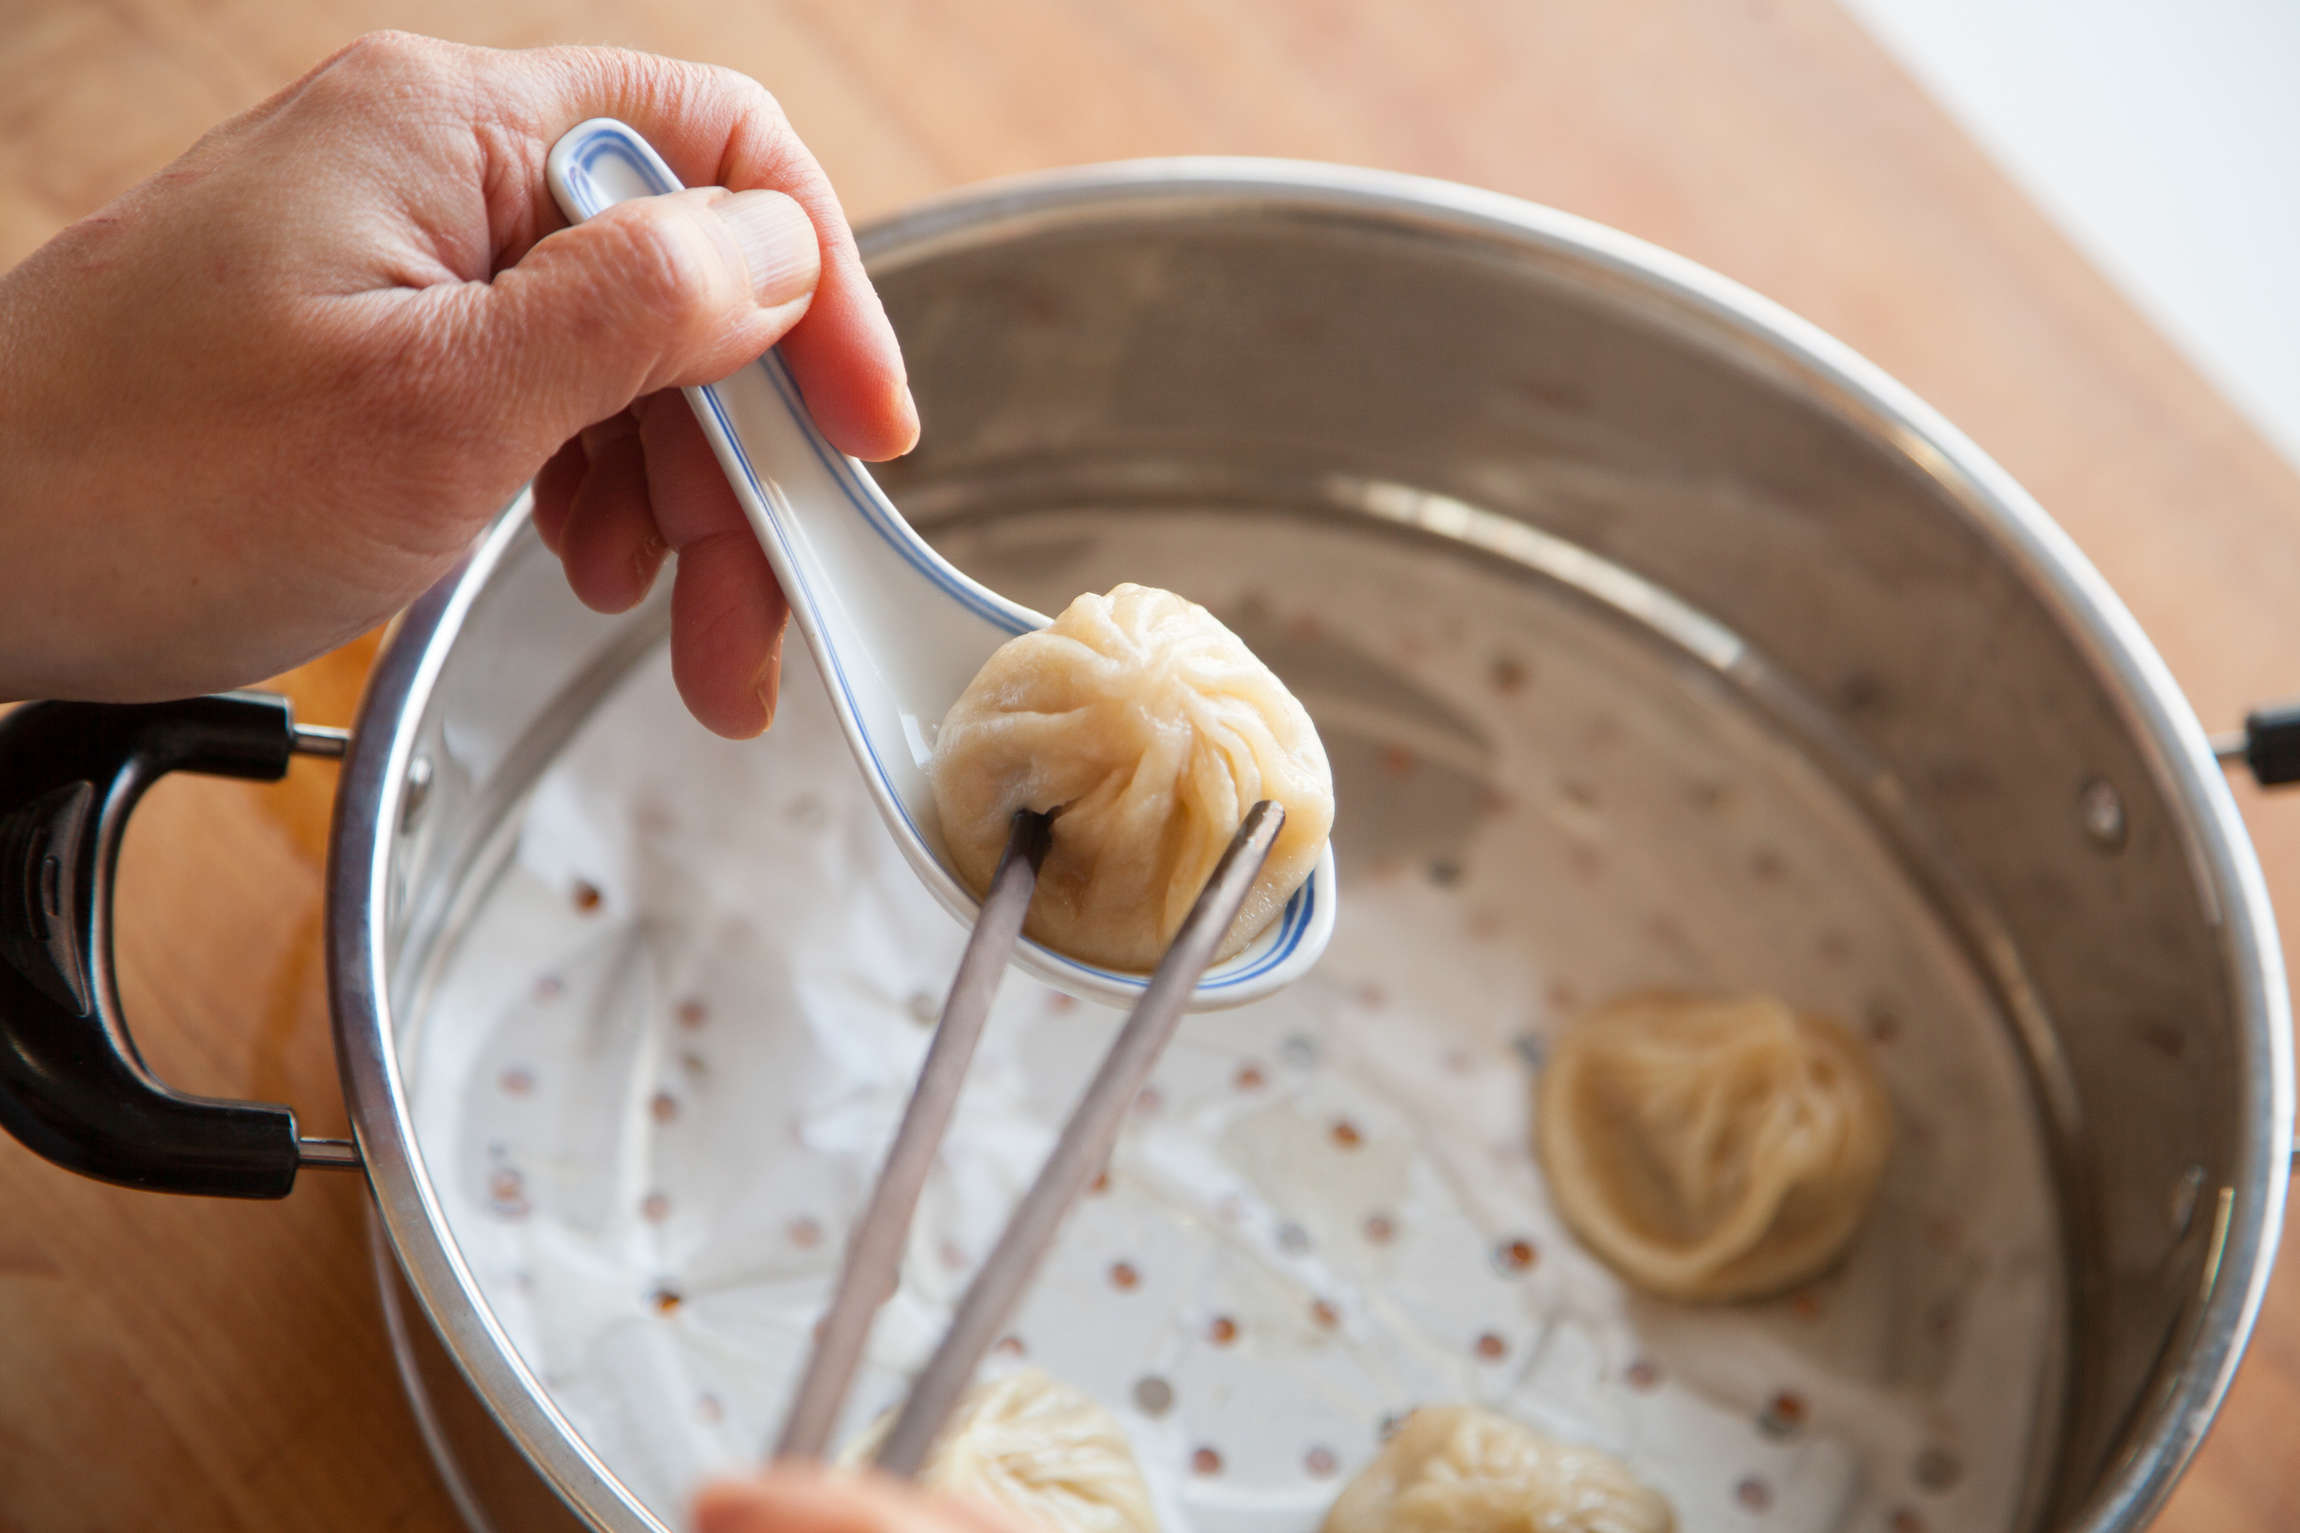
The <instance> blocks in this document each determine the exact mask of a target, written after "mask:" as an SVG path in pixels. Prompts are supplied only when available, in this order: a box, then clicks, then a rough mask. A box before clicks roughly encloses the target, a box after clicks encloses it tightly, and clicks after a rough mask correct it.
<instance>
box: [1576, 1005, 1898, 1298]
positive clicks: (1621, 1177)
mask: <svg viewBox="0 0 2300 1533" xmlns="http://www.w3.org/2000/svg"><path fill="white" fill-rule="evenodd" d="M1536 1091H1537V1099H1536V1103H1535V1107H1536V1123H1535V1138H1536V1143H1537V1145H1538V1147H1539V1150H1540V1153H1541V1160H1542V1164H1543V1168H1544V1170H1546V1172H1547V1173H1548V1178H1549V1189H1550V1195H1551V1197H1552V1198H1553V1199H1554V1200H1555V1201H1556V1203H1557V1206H1558V1209H1559V1211H1560V1212H1561V1213H1563V1214H1564V1216H1565V1218H1566V1220H1567V1222H1569V1223H1570V1224H1571V1225H1572V1226H1573V1227H1574V1229H1575V1230H1576V1231H1577V1232H1578V1233H1579V1234H1580V1236H1581V1238H1582V1239H1583V1240H1585V1241H1587V1242H1588V1243H1589V1245H1590V1246H1591V1247H1593V1248H1594V1249H1595V1250H1596V1251H1597V1253H1598V1254H1599V1255H1600V1256H1602V1257H1604V1258H1605V1259H1606V1261H1608V1262H1609V1263H1611V1264H1612V1265H1613V1267H1614V1268H1615V1270H1617V1271H1618V1272H1620V1273H1621V1275H1622V1276H1623V1277H1625V1278H1627V1279H1628V1280H1629V1281H1630V1282H1632V1283H1634V1284H1636V1285H1637V1286H1638V1287H1640V1288H1643V1289H1646V1290H1648V1291H1649V1292H1652V1293H1656V1294H1660V1295H1662V1296H1664V1297H1667V1298H1675V1299H1693V1300H1725V1299H1742V1298H1753V1297H1757V1296H1759V1295H1763V1294H1768V1293H1773V1292H1777V1291H1779V1290H1781V1289H1783V1288H1787V1287H1790V1286H1792V1285H1794V1284H1796V1283H1799V1282H1802V1281H1804V1280H1805V1279H1806V1278H1809V1277H1812V1276H1814V1275H1816V1274H1817V1273H1819V1272H1821V1271H1823V1270H1824V1269H1826V1268H1827V1267H1828V1266H1829V1265H1830V1264H1831V1263H1833V1262H1835V1261H1836V1260H1837V1258H1838V1257H1839V1256H1840V1255H1842V1254H1843V1253H1844V1250H1845V1247H1846V1246H1847V1245H1849V1244H1850V1243H1851V1241H1852V1238H1853V1233H1854V1231H1855V1229H1856V1228H1857V1227H1858V1226H1859V1224H1860V1221H1861V1216H1862V1214H1863V1213H1864V1212H1866V1211H1867V1209H1868V1206H1869V1203H1870V1200H1871V1198H1872V1197H1873V1196H1874V1195H1875V1193H1876V1190H1877V1183H1878V1180H1879V1178H1880V1177H1881V1176H1882V1175H1883V1173H1884V1169H1885V1157H1886V1154H1887V1152H1888V1151H1889V1150H1890V1149H1891V1146H1892V1132H1893V1113H1892V1105H1891V1103H1890V1101H1889V1100H1888V1099H1887V1097H1886V1095H1885V1089H1884V1086H1883V1084H1882V1082H1880V1081H1879V1080H1878V1078H1877V1073H1876V1069H1875V1067H1874V1066H1873V1065H1872V1064H1871V1063H1870V1061H1869V1057H1868V1055H1867V1053H1866V1051H1865V1048H1864V1046H1863V1045H1862V1044H1861V1043H1860V1041H1859V1040H1857V1039H1855V1038H1854V1037H1853V1035H1852V1034H1850V1033H1848V1032H1846V1031H1845V1030H1844V1029H1843V1028H1841V1027H1839V1026H1837V1025H1836V1024H1835V1023H1833V1022H1829V1021H1826V1020H1824V1019H1822V1018H1819V1017H1808V1016H1803V1015H1800V1014H1798V1013H1796V1012H1794V1011H1791V1010H1790V1009H1789V1008H1788V1007H1787V1006H1786V1005H1784V1004H1782V1003H1781V1002H1780V1001H1778V1000H1775V999H1773V998H1771V997H1768V996H1755V997H1748V998H1743V999H1732V1000H1719V999H1701V998H1696V997H1688V996H1669V995H1647V996H1636V997H1631V998H1628V999H1625V1000H1621V1001H1617V1002H1614V1003H1613V1004H1612V1005H1610V1006H1607V1007H1605V1008H1603V1009H1602V1010H1600V1011H1598V1012H1596V1013H1595V1014H1593V1015H1591V1016H1589V1017H1587V1018H1585V1019H1584V1020H1583V1021H1581V1022H1579V1023H1577V1024H1576V1025H1575V1026H1574V1027H1573V1028H1572V1029H1570V1030H1569V1031H1568V1032H1567V1033H1566V1034H1565V1036H1564V1038H1563V1039H1562V1040H1561V1041H1560V1042H1559V1044H1558V1046H1557V1048H1556V1050H1555V1052H1554V1053H1553V1054H1552V1055H1551V1057H1550V1059H1549V1062H1548V1063H1547V1064H1546V1065H1545V1066H1543V1068H1542V1071H1541V1078H1540V1081H1539V1084H1538V1086H1537V1087H1536Z"/></svg>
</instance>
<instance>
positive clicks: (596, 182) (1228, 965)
mask: <svg viewBox="0 0 2300 1533" xmlns="http://www.w3.org/2000/svg"><path fill="white" fill-rule="evenodd" d="M548 174H549V179H550V184H551V191H552V195H553V196H554V197H555V198H556V199H557V200H558V203H559V207H560V209H561V211H562V212H564V213H565V214H566V216H567V217H568V219H569V220H570V221H571V222H576V223H580V222H582V221H583V220H584V219H586V218H590V217H592V216H593V215H595V214H597V213H599V212H600V211H602V210H603V209H606V208H609V207H612V206H614V205H615V204H616V203H618V202H625V201H628V200H630V199H632V198H635V197H652V196H659V195H662V194H664V193H668V192H675V191H678V190H680V189H681V182H680V181H679V178H678V177H677V176H676V175H674V174H673V173H672V171H671V168H670V167H669V166H668V165H666V164H665V163H664V162H663V159H662V157H661V156H660V155H658V154H657V153H656V152H655V150H654V148H653V147H652V146H651V145H649V144H648V143H647V141H646V140H645V139H643V138H642V137H640V136H639V134H638V133H637V132H636V131H635V130H633V129H632V128H631V127H630V126H629V125H628V124H626V123H622V122H618V121H615V120H614V119H612V118H594V119H593V120H591V121H589V122H585V123H581V124H579V125H578V126H576V127H574V128H572V129H570V130H569V131H568V132H567V133H566V134H565V136H563V137H562V138H561V139H560V140H559V142H558V143H557V144H555V145H554V146H553V147H552V150H551V157H550V163H549V167H548ZM683 392H684V393H685V394H686V396H687V403H688V405H689V406H690V407H692V408H693V410H694V412H695V418H696V420H697V421H699V422H700V423H701V424H702V428H703V435H704V436H705V437H706V438H707V439H708V440H709V441H710V444H711V450H712V451H713V452H714V453H715V454H716V455H717V456H718V460H719V466H720V468H721V469H723V470H724V471H725V473H726V476H727V482H728V483H729V484H730V485H731V486H732V487H733V488H734V492H735V499H736V501H737V502H738V503H740V504H741V506H742V508H743V514H744V515H745V516H746V517H747V518H748V519H749V521H750V524H751V527H752V530H753V531H755V532H756V533H757V534H758V538H759V543H760V545H761V546H762V547H763V548H764V549H765V550H766V555H767V561H768V563H769V564H771V565H772V566H773V567H774V571H775V578H776V579H777V580H779V581H780V582H781V583H782V587H783V593H784V595H785V596H787V597H788V598H789V600H790V606H791V617H792V620H793V621H794V622H796V623H797V624H798V628H799V633H800V635H801V636H802V637H803V638H805V640H806V644H807V652H808V653H809V654H811V655H812V656H813V657H814V660H815V664H816V666H817V667H818V668H819V669H820V670H821V672H822V676H823V682H824V685H825V688H826V689H827V690H828V692H829V693H830V698H831V703H832V706H833V707H834V708H835V709H836V711H837V714H838V719H839V725H840V727H841V728H842V729H843V730H844V731H845V732H846V737H847V743H848V745H849V746H850V747H852V749H853V751H854V755H855V762H856V764H857V765H858V766H860V767H861V768H862V775H863V780H864V782H865V783H866V784H867V785H868V787H869V789H870V793H871V797H872V799H873V801H874V802H876V804H877V805H878V809H879V814H880V816H881V817H882V818H883V819H884V820H885V821H886V825H887V829H888V830H889V831H890V832H892V833H893V835H894V838H895V841H896V843H897V844H898V845H899V846H900V847H901V848H902V851H903V855H904V857H905V859H906V860H907V861H908V862H909V863H910V866H911V869H912V871H914V872H915V873H917V874H918V876H919V878H920V879H921V880H922V881H923V882H924V883H925V884H926V886H927V888H928V889H930V890H932V891H933V893H934V896H935V898H936V899H937V900H938V901H940V902H941V904H942V906H943V908H944V909H946V910H948V911H949V912H950V913H951V914H952V915H953V916H955V917H957V918H958V919H959V920H960V921H963V922H967V923H972V922H973V920H974V919H975V916H976V914H977V912H978V910H979V908H980V907H979V902H978V901H977V900H976V898H975V896H974V894H973V893H972V892H971V891H970V890H968V888H967V887H966V885H965V884H964V883H962V882H961V881H960V880H959V879H958V877H957V876H956V875H955V874H954V873H953V872H952V871H951V868H950V862H949V857H948V855H947V851H946V848H945V846H944V844H943V839H942V829H941V818H940V816H939V815H938V814H937V813H936V811H935V803H934V791H933V788H932V785H931V784H930V782H929V780H928V777H927V765H928V762H929V761H930V760H931V759H932V756H933V750H934V731H935V729H936V728H937V727H938V726H939V725H940V724H941V722H942V717H943V715H944V714H945V713H946V712H948V711H949V708H950V705H951V704H952V703H953V702H955V701H957V700H958V696H959V694H960V693H961V692H963V691H965V690H966V686H967V683H969V682H971V681H972V680H973V679H974V676H975V673H976V672H977V671H979V670H980V669H981V668H982V665H983V662H984V661H986V660H988V659H989V658H990V655H991V652H992V651H993V650H995V649H997V648H998V647H999V646H1000V645H1001V644H1004V643H1005V642H1006V641H1007V640H1009V639H1011V638H1014V637H1015V636H1016V635H1018V634H1023V633H1028V632H1030V631H1031V630H1032V629H1035V628H1043V627H1045V626H1046V622H1047V620H1046V618H1045V617H1043V616H1042V615H1040V614H1039V613H1036V612H1033V611H1031V610H1030V609H1029V608H1027V607H1022V606H1018V605H1016V604H1015V603H1013V602H1010V601H1008V600H1006V598H1004V597H1002V596H1000V595H999V594H998V593H997V592H995V591H992V590H989V589H987V588H986V587H984V586H982V585H981V584H979V583H978V582H976V581H974V580H970V579H969V578H967V576H966V575H964V574H963V573H961V572H960V571H959V570H958V569H957V568H956V567H955V566H953V565H952V564H951V563H950V562H949V561H948V560H946V559H944V558H943V557H942V556H941V555H940V554H938V553H936V552H935V551H934V550H933V549H932V548H930V547H928V546H927V544H926V542H925V540H924V539H922V538H920V537H919V535H918V534H917V532H915V531H914V530H912V528H911V526H910V524H909V523H908V522H906V521H905V520H903V516H902V513H901V512H899V511H897V510H896V509H895V507H894V504H893V503H892V502H891V501H889V500H888V499H887V498H886V496H885V494H884V493H883V492H882V491H880V489H879V487H878V485H877V484H876V483H875V482H874V481H873V480H872V478H871V476H870V474H869V472H868V471H867V470H865V469H864V468H863V466H862V465H861V464H860V463H858V462H856V461H855V460H854V459H852V458H850V457H848V456H847V455H846V454H844V453H842V452H840V451H839V450H838V449H837V448H836V447H833V446H832V445H831V443H830V441H829V440H828V439H827V438H826V437H824V435H823V434H822V431H821V430H820V429H819V428H818V427H817V426H816V425H815V423H814V418H813V417H812V416H811V415H810V414H809V413H808V411H807V407H806V403H805V401H804V400H802V399H801V398H800V396H799V391H798V387H797V385H796V384H794V383H793V382H792V380H791V376H790V374H789V372H788V371H787V370H786V369H785V368H784V366H783V363H782V360H781V358H780V357H779V356H777V355H776V354H775V353H774V352H772V351H770V352H768V353H767V354H766V355H765V356H762V357H760V358H759V359H758V360H757V361H756V362H753V363H751V364H750V365H749V366H747V367H744V368H742V369H740V370H739V371H737V372H736V373H734V374H733V375H732V376H730V377H727V378H724V379H721V380H720V381H719V382H717V383H713V384H706V385H704V386H702V387H699V388H690V389H686V390H684V391H683ZM1335 910H1336V881H1335V873H1334V854H1333V848H1332V847H1331V846H1329V847H1327V848H1326V850H1325V851H1324V852H1323V853H1322V854H1321V855H1320V857H1319V859H1318V865H1317V867H1316V869H1315V870H1314V871H1313V872H1312V873H1311V875H1310V878H1309V881H1308V882H1306V883H1305V884H1303V886H1302V887H1301V888H1300V889H1298V890H1296V891H1295V892H1294V896H1293V898H1292V899H1291V900H1289V901H1288V902H1287V904H1286V908H1285V910H1284V911H1283V912H1282V913H1281V914H1280V915H1279V918H1278V919H1277V920H1276V921H1274V922H1272V923H1271V924H1270V925H1269V926H1268V927H1267V928H1266V929H1264V930H1263V931H1262V933H1261V934H1260V935H1258V936H1257V937H1256V938H1255V939H1254V940H1253V941H1252V942H1251V943H1249V944H1247V946H1246V947H1245V948H1244V950H1242V951H1241V952H1239V953H1237V954H1235V955H1234V956H1232V957H1230V958H1228V959H1225V960H1223V961H1222V962H1220V963H1217V964H1215V965H1214V966H1213V967H1212V968H1210V969H1208V970H1207V971H1206V974H1205V977H1204V978H1203V979H1201V980H1200V981H1199V982H1198V986H1197V988H1196V990H1195V991H1194V992H1193V993H1192V996H1191V1001H1190V1006H1191V1009H1193V1010H1208V1009H1212V1008H1216V1007H1224V1006H1236V1005H1242V1004H1244V1003H1245V1002H1247V1001H1251V1000H1255V999H1257V998H1259V997H1261V996H1265V995H1268V994H1270V993H1271V992H1272V991H1274V990H1277V989H1279V988H1281V987H1282V986H1285V985H1287V984H1289V983H1291V982H1292V981H1294V980H1295V979H1297V978H1299V977H1300V976H1301V975H1302V974H1303V973H1304V972H1305V971H1307V970H1308V968H1309V967H1310V965H1311V964H1312V963H1314V962H1316V961H1317V958H1318V956H1319V954H1321V953H1323V952H1324V951H1325V947H1326V943H1327V941H1328V940H1329V939H1330V938H1331V937H1332V935H1333V930H1334V915H1335ZM1015 961H1016V962H1017V963H1018V964H1020V965H1021V966H1022V967H1023V968H1024V969H1026V970H1028V971H1029V972H1030V973H1031V974H1033V975H1034V976H1036V977H1037V978H1038V979H1040V980H1042V981H1044V982H1045V983H1047V984H1049V985H1052V986H1054V987H1055V988H1057V989H1059V990H1062V991H1064V992H1065V993H1067V994H1070V995H1073V996H1076V997H1077V998H1079V999H1080V1000H1088V1001H1096V1002H1101V1003H1104V1004H1107V1005H1113V1006H1131V1005H1132V1004H1133V1003H1134V1001H1135V1000H1136V999H1137V998H1138V997H1139V996H1140V994H1141V992H1142V990H1143V988H1144V986H1146V985H1147V984H1148V983H1149V979H1150V976H1149V975H1148V974H1136V973H1132V972H1129V971H1126V970H1120V969H1110V968H1104V967H1102V966H1100V965H1097V964H1090V963H1084V962H1081V961H1080V960H1078V959H1075V958H1072V957H1069V956H1068V955H1066V954H1064V953H1061V952H1058V951H1056V950H1055V949H1053V948H1049V947H1046V946H1044V945H1043V944H1041V943H1037V942H1033V941H1030V940H1028V939H1025V940H1024V941H1023V942H1022V943H1020V944H1019V945H1018V946H1017V947H1016V949H1015Z"/></svg>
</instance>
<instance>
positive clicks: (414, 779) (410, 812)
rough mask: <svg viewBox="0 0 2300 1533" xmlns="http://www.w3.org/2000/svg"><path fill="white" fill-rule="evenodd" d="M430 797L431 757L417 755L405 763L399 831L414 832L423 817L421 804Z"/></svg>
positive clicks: (407, 833) (406, 833)
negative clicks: (405, 771) (405, 776)
mask: <svg viewBox="0 0 2300 1533" xmlns="http://www.w3.org/2000/svg"><path fill="white" fill-rule="evenodd" d="M430 799H431V758H430V757H429V756H417V757H414V758H413V759H412V760H410V761H409V762H408V763H407V783H406V785H405V786H404V787H402V788H401V789H400V792H399V833H400V834H401V835H403V836H406V835H412V834H414V831H415V827H416V825H417V824H418V823H420V822H421V821H422V819H423V806H424V805H425V804H426V803H428V802H429V801H430Z"/></svg>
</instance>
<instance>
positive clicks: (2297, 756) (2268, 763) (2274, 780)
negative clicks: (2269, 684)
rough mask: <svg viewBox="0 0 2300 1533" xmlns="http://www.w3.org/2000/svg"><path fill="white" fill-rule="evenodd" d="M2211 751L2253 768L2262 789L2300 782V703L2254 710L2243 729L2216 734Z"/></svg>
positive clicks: (2229, 760)
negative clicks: (2230, 732)
mask: <svg viewBox="0 0 2300 1533" xmlns="http://www.w3.org/2000/svg"><path fill="white" fill-rule="evenodd" d="M2212 751H2213V754H2214V755H2216V756H2218V757H2219V758H2220V759H2221V761H2222V762H2223V763H2227V762H2235V761H2241V762H2243V763H2244V764H2245V765H2246V766H2247V767H2250V768H2251V769H2252V780H2253V781H2255V782H2257V783H2259V784H2260V786H2261V787H2263V788H2276V787H2281V786H2283V785H2284V784H2285V783H2289V782H2300V703H2282V704H2279V705H2277V706H2276V707H2273V708H2255V709H2253V710H2252V711H2251V712H2250V713H2247V714H2246V715H2244V727H2243V728H2242V729H2241V730H2238V731H2236V732H2234V733H2232V734H2226V735H2215V736H2214V737H2213V740H2212Z"/></svg>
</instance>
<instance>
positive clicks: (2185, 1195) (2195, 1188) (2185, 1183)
mask: <svg viewBox="0 0 2300 1533" xmlns="http://www.w3.org/2000/svg"><path fill="white" fill-rule="evenodd" d="M2203 1192H2204V1168H2203V1167H2202V1166H2190V1167H2189V1168H2188V1169H2187V1170H2186V1171H2183V1172H2181V1173H2180V1175H2179V1176H2178V1177H2176V1178H2174V1179H2173V1183H2172V1201H2171V1203H2170V1204H2169V1205H2168V1207H2167V1210H2166V1211H2167V1212H2168V1213H2169V1214H2170V1215H2171V1222H2172V1238H2173V1239H2174V1240H2176V1241H2177V1240H2180V1239H2182V1238H2183V1237H2184V1236H2186V1235H2187V1234H2188V1232H2189V1230H2190V1229H2191V1228H2192V1227H2193V1226H2194V1225H2195V1223H2196V1205H2197V1202H2198V1200H2199V1199H2200V1198H2201V1197H2202V1195H2203Z"/></svg>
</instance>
